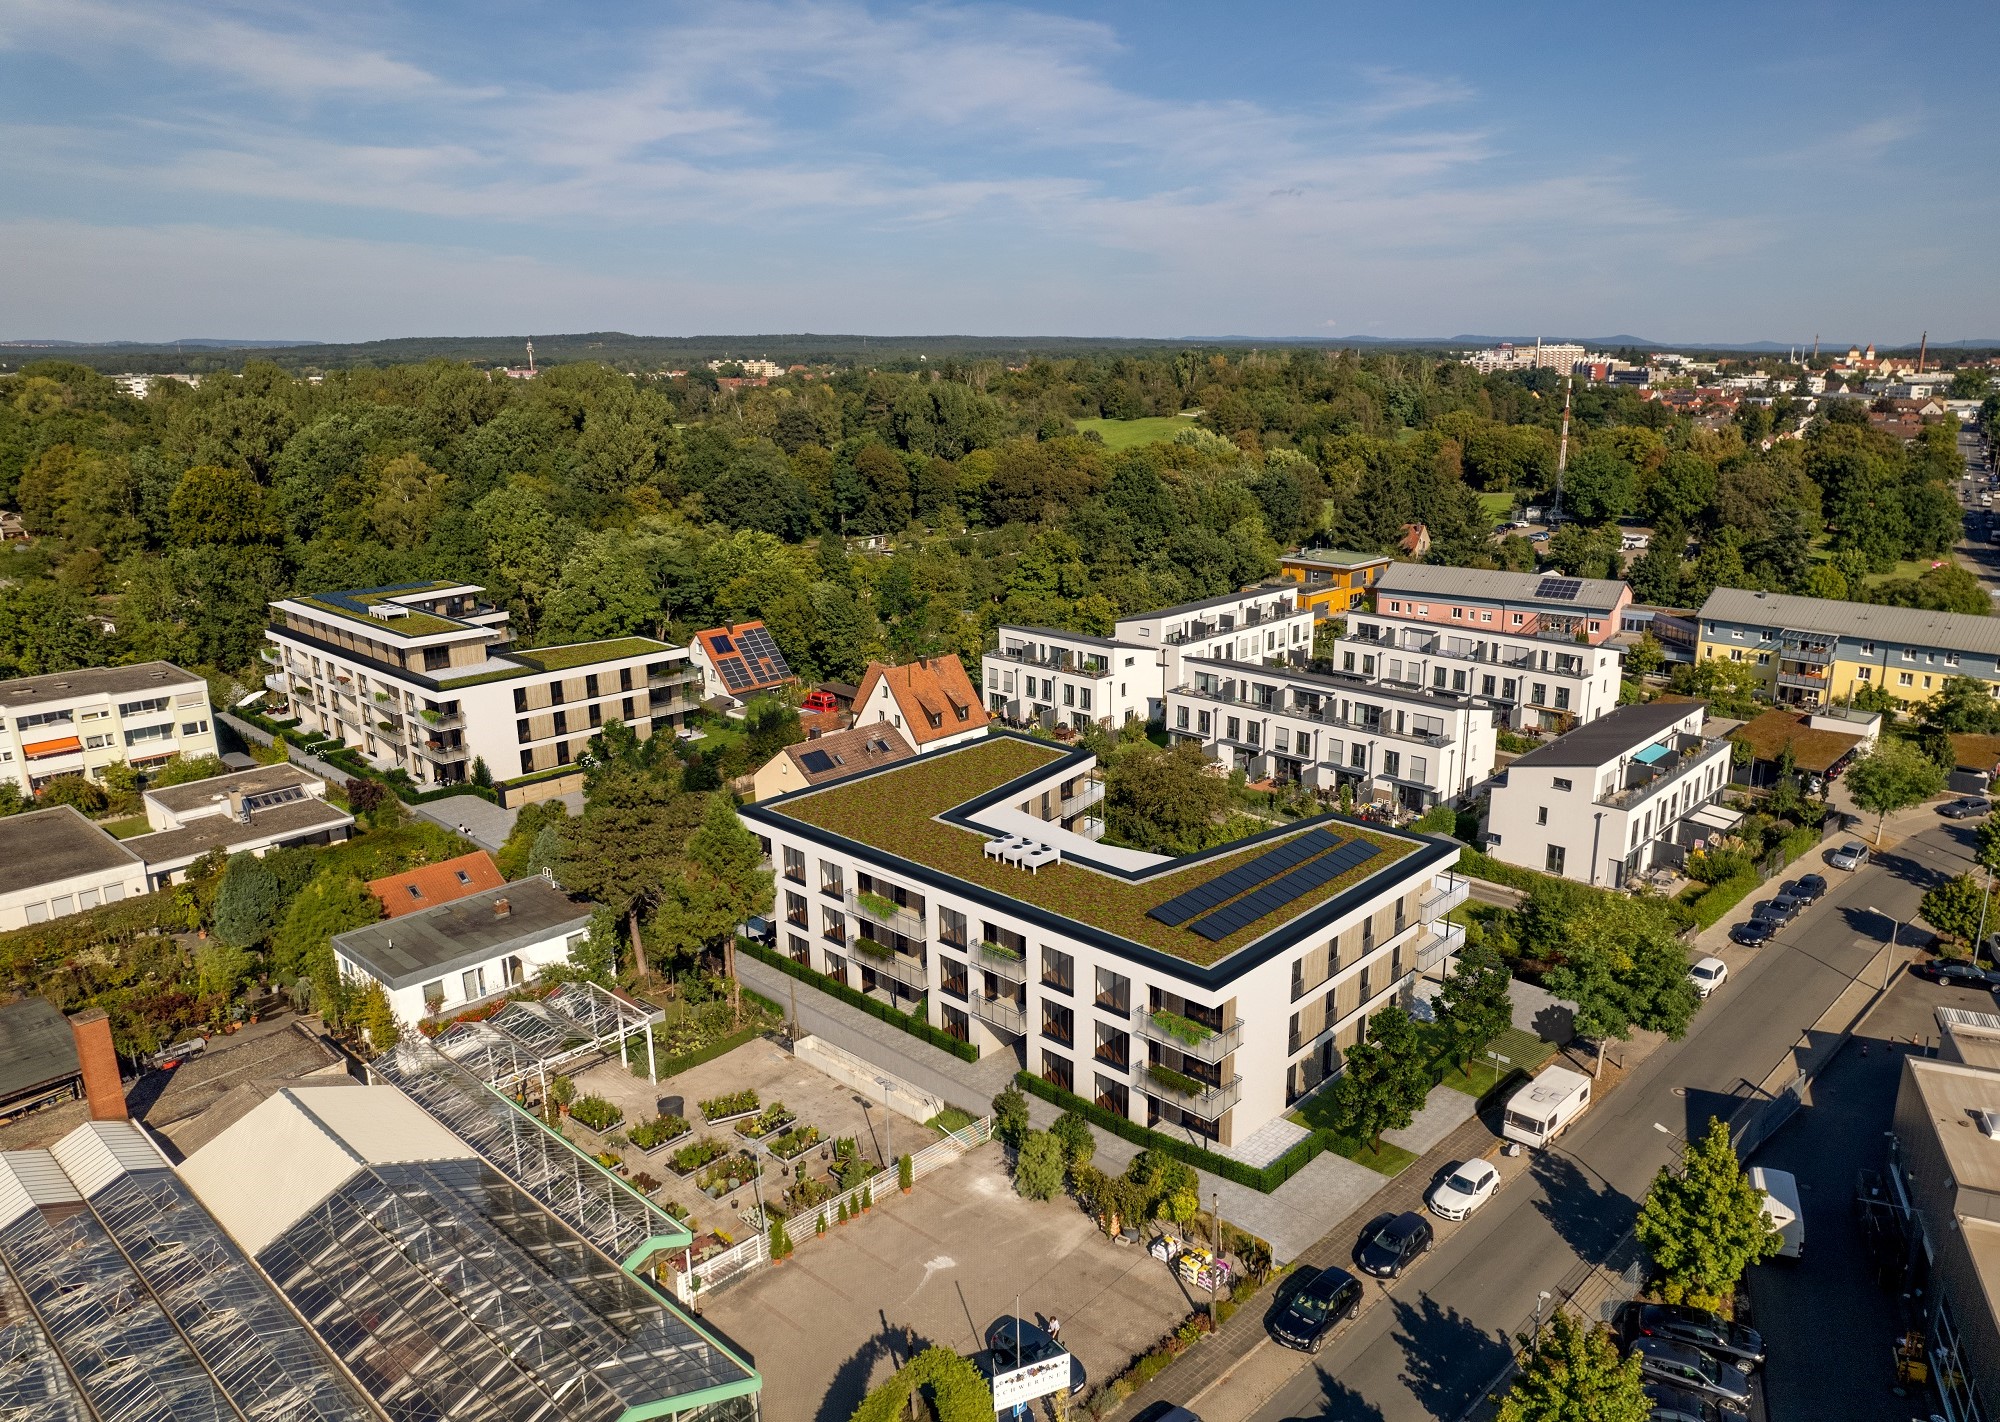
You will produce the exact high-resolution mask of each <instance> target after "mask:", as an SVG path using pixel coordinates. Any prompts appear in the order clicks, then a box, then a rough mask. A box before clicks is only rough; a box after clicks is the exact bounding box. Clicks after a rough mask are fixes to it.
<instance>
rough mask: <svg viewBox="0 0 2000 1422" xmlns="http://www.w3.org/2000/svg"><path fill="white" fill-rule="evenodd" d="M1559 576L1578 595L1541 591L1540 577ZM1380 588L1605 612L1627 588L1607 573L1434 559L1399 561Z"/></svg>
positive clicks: (1554, 578)
mask: <svg viewBox="0 0 2000 1422" xmlns="http://www.w3.org/2000/svg"><path fill="white" fill-rule="evenodd" d="M1551 581H1561V582H1564V583H1575V584H1576V585H1577V589H1576V596H1575V597H1569V598H1554V597H1542V596H1539V595H1538V593H1537V589H1539V588H1540V587H1541V586H1542V585H1543V584H1544V583H1548V582H1551ZM1375 590H1376V592H1377V593H1378V594H1379V593H1389V594H1390V595H1392V596H1394V595H1396V594H1398V593H1400V594H1404V595H1408V594H1410V593H1416V594H1418V595H1420V596H1429V597H1462V598H1469V599H1486V600H1489V601H1493V602H1508V603H1521V604H1523V605H1532V606H1535V607H1539V608H1545V609H1547V610H1548V611H1550V612H1608V611H1610V610H1611V609H1612V608H1614V607H1616V606H1617V605H1618V599H1619V598H1620V597H1621V596H1623V595H1624V594H1625V593H1626V592H1627V588H1626V585H1625V584H1624V583H1622V582H1619V581H1616V580H1615V579H1611V578H1571V577H1565V576H1564V575H1563V574H1561V573H1508V572H1502V571H1501V570H1499V569H1496V568H1450V567H1445V566H1443V565H1441V564H1435V563H1397V564H1395V565H1394V566H1393V567H1391V568H1390V569H1389V571H1388V572H1386V573H1384V574H1383V575H1382V578H1381V581H1379V582H1378V583H1376V584H1375Z"/></svg>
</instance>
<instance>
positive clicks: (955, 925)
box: [938, 904, 965, 950]
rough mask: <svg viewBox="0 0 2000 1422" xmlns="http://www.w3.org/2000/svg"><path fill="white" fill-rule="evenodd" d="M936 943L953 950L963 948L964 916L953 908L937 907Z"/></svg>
mask: <svg viewBox="0 0 2000 1422" xmlns="http://www.w3.org/2000/svg"><path fill="white" fill-rule="evenodd" d="M938 941H939V942H940V943H948V944H950V945H951V946H952V947H954V948H958V949H961V950H962V949H964V947H965V915H964V914H962V913H960V912H959V911H958V910H957V909H955V908H946V907H945V906H944V905H943V904H939V905H938Z"/></svg>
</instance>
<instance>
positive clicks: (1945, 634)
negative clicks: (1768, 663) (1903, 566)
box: [1701, 588, 2000, 656]
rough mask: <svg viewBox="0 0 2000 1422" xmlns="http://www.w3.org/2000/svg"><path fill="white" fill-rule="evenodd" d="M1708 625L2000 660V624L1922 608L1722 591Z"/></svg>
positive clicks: (1712, 599) (1714, 597) (1705, 608)
mask: <svg viewBox="0 0 2000 1422" xmlns="http://www.w3.org/2000/svg"><path fill="white" fill-rule="evenodd" d="M1701 616H1702V619H1703V620H1704V621H1716V622H1737V623H1743V624H1746V625H1748V626H1752V627H1769V628H1771V629H1772V630H1773V631H1779V630H1782V629H1786V628H1790V629H1792V630H1793V631H1798V632H1824V633H1828V634H1831V635H1833V636H1841V637H1859V638H1866V639H1871V640H1880V641H1884V642H1901V643H1907V644H1909V645H1911V646H1916V647H1935V648H1937V649H1938V650H1940V651H1946V652H1979V653H1982V654H1984V655H1987V656H2000V618H1994V617H1980V616H1978V615H1977V614H1974V613H1967V612H1932V611H1930V610H1929V609H1927V608H1921V607H1882V606H1878V605H1877V604H1875V603H1872V602H1835V601H1833V600H1831V599H1829V598H1819V597H1793V596H1791V595H1790V594H1789V593H1762V592H1749V591H1746V590H1745V589H1743V588H1717V589H1716V590H1715V591H1714V592H1712V593H1710V594H1709V595H1708V601H1707V602H1704V603H1703V604H1702V605H1701Z"/></svg>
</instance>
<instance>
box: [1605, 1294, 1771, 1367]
mask: <svg viewBox="0 0 2000 1422" xmlns="http://www.w3.org/2000/svg"><path fill="white" fill-rule="evenodd" d="M1611 1322H1612V1327H1613V1328H1614V1329H1615V1330H1616V1331H1617V1334H1618V1337H1619V1338H1620V1340H1622V1341H1623V1342H1626V1343H1630V1342H1631V1341H1632V1340H1633V1339H1634V1338H1666V1339H1669V1340H1671V1341H1672V1342H1675V1343H1685V1344H1687V1345H1688V1346H1689V1347H1693V1348H1699V1349H1701V1351H1702V1352H1704V1353H1707V1354H1708V1355H1709V1356H1710V1357H1714V1358H1721V1359H1723V1360H1725V1361H1726V1362H1731V1363H1734V1364H1736V1365H1737V1366H1738V1367H1740V1368H1759V1367H1762V1366H1763V1364H1764V1335H1763V1334H1761V1333H1759V1332H1758V1331H1757V1330H1756V1329H1754V1328H1750V1327H1748V1326H1746V1325H1744V1324H1741V1323H1736V1322H1734V1321H1732V1320H1730V1319H1727V1318H1724V1317H1723V1316H1722V1315H1721V1314H1718V1313H1710V1312H1709V1311H1708V1310H1707V1309H1704V1308H1689V1307H1688V1306H1687V1305H1685V1304H1660V1303H1641V1302H1637V1301H1634V1302H1632V1303H1627V1304H1620V1305H1619V1307H1618V1312H1617V1313H1616V1314H1614V1315H1612V1320H1611Z"/></svg>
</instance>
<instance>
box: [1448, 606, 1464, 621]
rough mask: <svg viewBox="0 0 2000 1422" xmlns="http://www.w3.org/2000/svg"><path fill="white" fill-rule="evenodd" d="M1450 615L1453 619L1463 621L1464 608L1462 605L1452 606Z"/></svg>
mask: <svg viewBox="0 0 2000 1422" xmlns="http://www.w3.org/2000/svg"><path fill="white" fill-rule="evenodd" d="M1451 615H1452V618H1453V620H1454V621H1463V620H1464V619H1465V609H1464V608H1462V607H1454V608H1453V609H1452V610H1451Z"/></svg>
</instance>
